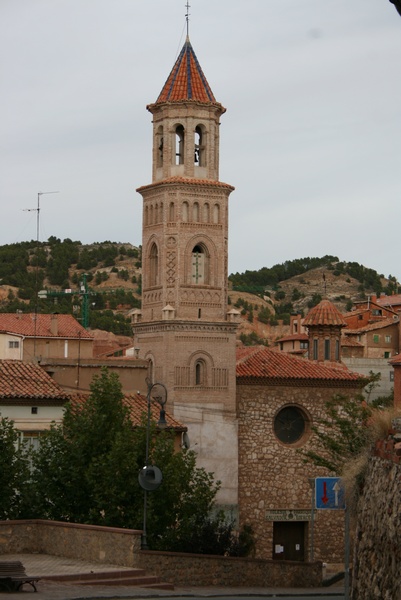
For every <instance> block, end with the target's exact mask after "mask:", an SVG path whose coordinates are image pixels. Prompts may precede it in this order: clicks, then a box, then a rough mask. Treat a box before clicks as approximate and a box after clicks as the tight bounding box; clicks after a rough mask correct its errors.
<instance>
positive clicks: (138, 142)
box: [0, 0, 401, 279]
mask: <svg viewBox="0 0 401 600" xmlns="http://www.w3.org/2000/svg"><path fill="white" fill-rule="evenodd" d="M190 4H191V8H190V15H191V16H190V39H191V42H192V45H193V48H194V50H195V53H196V55H197V57H198V59H199V62H200V64H201V66H202V69H203V71H204V73H205V75H206V78H207V79H208V81H209V84H210V86H211V88H212V90H213V92H214V95H215V97H216V99H217V100H218V101H219V102H221V103H222V104H223V105H224V106H225V107H227V113H226V114H224V115H223V117H222V119H221V121H222V124H221V129H220V134H221V152H220V155H221V164H220V179H221V180H222V181H225V182H227V183H230V184H232V185H234V186H235V188H236V190H235V192H234V193H233V194H232V195H231V198H230V260H229V272H237V271H239V272H242V271H245V270H246V269H250V270H253V269H259V268H261V267H263V266H267V267H270V266H272V265H274V264H276V263H282V262H284V261H286V260H292V259H296V258H302V257H304V256H319V257H320V256H323V255H325V254H332V255H336V256H338V257H339V258H340V260H347V261H357V262H360V263H362V264H364V265H365V266H367V267H370V268H374V269H376V270H377V271H378V272H379V273H383V274H384V275H386V276H387V275H388V274H390V273H391V274H392V275H395V276H397V277H398V278H399V279H401V261H400V250H399V241H400V224H401V17H400V16H399V15H398V14H397V12H396V10H395V8H394V6H393V5H392V4H390V2H389V1H388V0H191V1H190ZM185 12H186V9H185V0H0V61H1V90H0V115H1V119H0V168H1V173H0V207H1V212H0V244H10V243H14V242H19V241H25V240H30V239H36V212H35V211H34V210H33V211H31V212H24V209H35V208H36V207H37V193H38V192H48V191H49V192H50V191H59V193H58V194H49V195H43V196H41V201H40V208H41V210H40V239H41V240H42V241H44V240H46V239H47V238H48V237H49V236H50V235H55V236H57V237H60V238H61V239H64V238H67V237H68V238H71V239H73V240H81V241H82V243H91V242H94V241H99V242H100V241H104V240H111V241H116V242H131V243H133V244H135V245H139V244H140V243H141V223H142V200H141V196H140V195H139V194H137V193H136V191H135V189H136V188H137V187H139V186H142V185H145V184H148V183H150V181H151V141H152V125H151V114H150V113H149V112H147V111H146V108H145V107H146V104H149V103H151V102H154V101H155V100H156V98H157V96H158V94H159V92H160V90H161V88H162V86H163V84H164V82H165V80H166V78H167V76H168V74H169V72H170V70H171V68H172V66H173V64H174V61H175V59H176V57H177V54H178V52H179V50H180V49H181V47H182V45H183V43H184V41H185Z"/></svg>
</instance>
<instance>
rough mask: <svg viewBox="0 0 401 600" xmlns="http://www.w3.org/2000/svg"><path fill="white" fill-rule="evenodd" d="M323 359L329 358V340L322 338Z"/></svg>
mask: <svg viewBox="0 0 401 600" xmlns="http://www.w3.org/2000/svg"><path fill="white" fill-rule="evenodd" d="M324 360H330V340H324Z"/></svg>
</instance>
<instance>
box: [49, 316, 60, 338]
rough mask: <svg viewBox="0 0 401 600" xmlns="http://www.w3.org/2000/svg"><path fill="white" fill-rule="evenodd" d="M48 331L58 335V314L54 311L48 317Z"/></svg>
mask: <svg viewBox="0 0 401 600" xmlns="http://www.w3.org/2000/svg"><path fill="white" fill-rule="evenodd" d="M50 333H51V334H52V335H58V314H57V313H55V314H53V315H51V317H50Z"/></svg>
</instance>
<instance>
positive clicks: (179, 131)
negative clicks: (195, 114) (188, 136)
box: [175, 125, 185, 165]
mask: <svg viewBox="0 0 401 600" xmlns="http://www.w3.org/2000/svg"><path fill="white" fill-rule="evenodd" d="M184 152H185V130H184V127H183V126H182V125H177V127H176V128H175V164H176V165H183V164H184V156H185V154H184Z"/></svg>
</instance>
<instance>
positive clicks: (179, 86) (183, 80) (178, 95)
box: [156, 37, 216, 104]
mask: <svg viewBox="0 0 401 600" xmlns="http://www.w3.org/2000/svg"><path fill="white" fill-rule="evenodd" d="M182 100H195V101H197V102H207V103H210V102H213V103H214V104H216V99H215V97H214V95H213V92H212V90H211V88H210V85H209V84H208V82H207V80H206V77H205V75H204V74H203V71H202V69H201V66H200V64H199V61H198V59H197V58H196V54H195V52H194V49H193V48H192V45H191V42H190V41H189V38H188V37H187V39H186V41H185V44H184V45H183V47H182V49H181V52H180V54H179V56H178V58H177V60H176V62H175V65H174V67H173V68H172V70H171V72H170V75H169V76H168V78H167V80H166V83H165V84H164V86H163V89H162V91H161V92H160V94H159V97H158V98H157V100H156V104H161V103H162V102H179V101H182Z"/></svg>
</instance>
